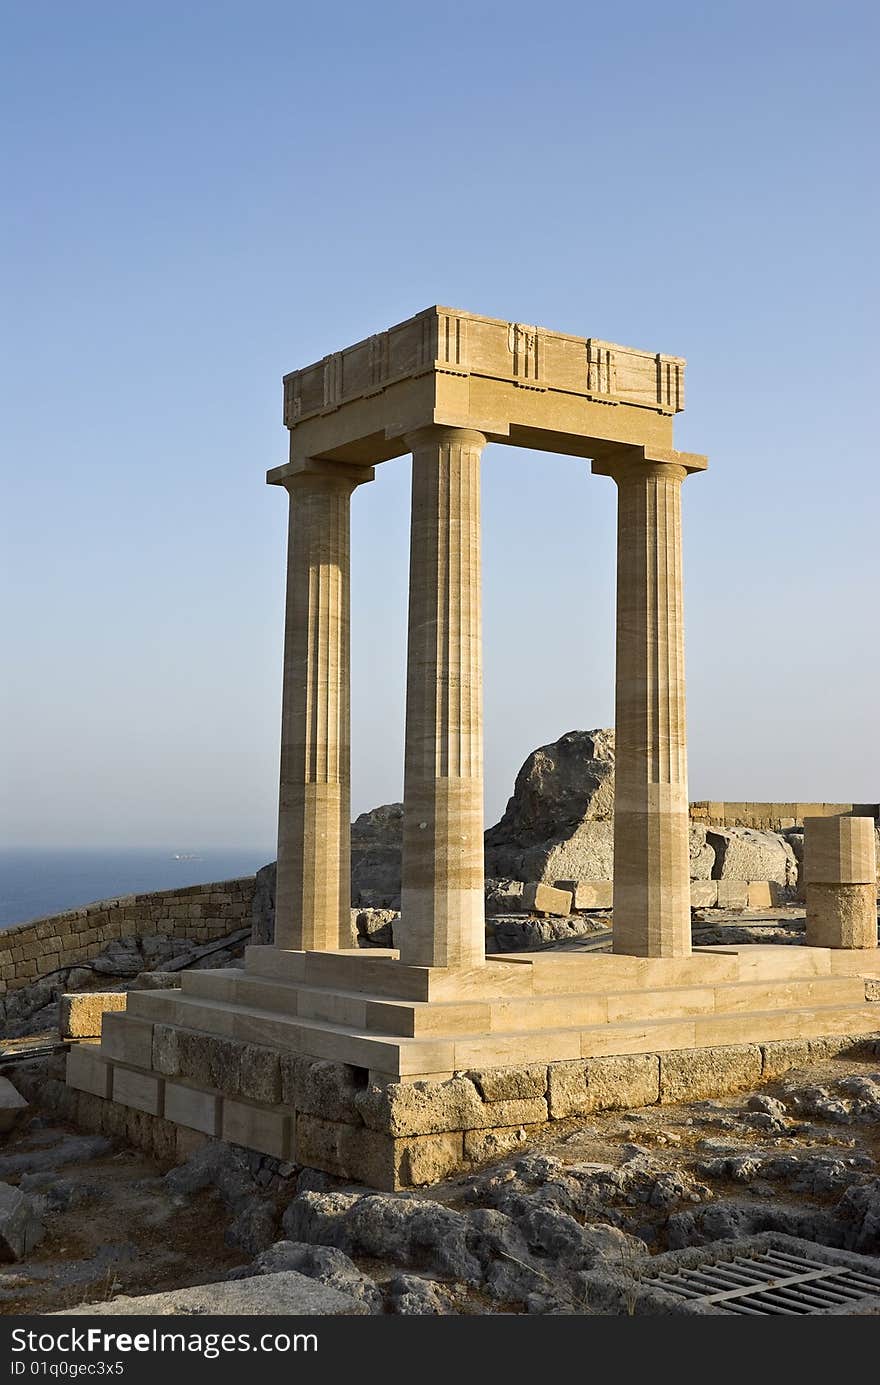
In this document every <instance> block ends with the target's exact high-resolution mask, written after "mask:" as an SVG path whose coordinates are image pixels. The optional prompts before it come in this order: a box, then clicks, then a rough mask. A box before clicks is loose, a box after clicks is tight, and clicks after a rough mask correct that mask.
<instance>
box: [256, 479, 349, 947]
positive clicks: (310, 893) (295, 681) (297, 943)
mask: <svg viewBox="0 0 880 1385" xmlns="http://www.w3.org/2000/svg"><path fill="white" fill-rule="evenodd" d="M372 478H373V472H372V469H370V468H364V467H350V466H345V465H342V464H339V463H334V462H313V461H309V462H307V463H306V464H305V466H304V468H303V470H302V471H300V472H298V473H297V474H295V475H293V476H290V477H287V478H285V479H284V481H283V485H284V486H285V488H286V489H287V491H288V493H289V495H290V528H289V539H288V556H287V611H286V617H285V630H284V686H283V699H282V713H281V793H280V802H279V810H278V877H277V882H276V887H275V945H276V947H282V948H292V949H302V948H306V949H312V950H330V951H335V950H338V949H339V948H340V947H350V946H351V923H350V919H351V915H350V909H351V864H350V856H351V824H350V811H349V799H350V750H351V734H350V653H349V510H350V505H351V495H352V492H353V490H354V488H355V487H356V486H357V485H360V484H361V483H362V482H364V481H370V480H372Z"/></svg>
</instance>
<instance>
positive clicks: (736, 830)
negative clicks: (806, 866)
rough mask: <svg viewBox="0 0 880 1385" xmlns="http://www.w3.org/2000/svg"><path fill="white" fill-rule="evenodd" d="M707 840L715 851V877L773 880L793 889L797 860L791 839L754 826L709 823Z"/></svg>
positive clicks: (713, 874) (713, 876)
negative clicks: (720, 825)
mask: <svg viewBox="0 0 880 1385" xmlns="http://www.w3.org/2000/svg"><path fill="white" fill-rule="evenodd" d="M706 840H707V842H708V843H709V845H710V846H711V847H712V849H713V850H714V852H715V865H714V868H713V870H712V878H713V879H715V880H773V881H775V882H776V883H777V884H779V885H784V886H786V887H787V888H789V889H791V890H793V889H794V888H795V887H796V885H797V879H798V862H797V856H796V855H795V853H794V851H793V850H792V846H791V843H790V842H789V841H788V840H787V839H786V838H785V837H783V836H782V835H781V833H779V832H759V831H757V829H755V828H753V827H709V828H707V830H706Z"/></svg>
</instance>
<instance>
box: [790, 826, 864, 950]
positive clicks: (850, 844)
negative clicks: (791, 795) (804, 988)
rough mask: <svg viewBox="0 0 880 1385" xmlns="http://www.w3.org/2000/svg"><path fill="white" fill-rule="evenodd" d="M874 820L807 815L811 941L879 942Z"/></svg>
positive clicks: (851, 944)
mask: <svg viewBox="0 0 880 1385" xmlns="http://www.w3.org/2000/svg"><path fill="white" fill-rule="evenodd" d="M874 827H875V823H874V819H873V818H857V817H837V818H834V817H830V818H829V817H822V818H820V817H807V818H804V870H805V875H806V882H807V888H806V902H807V943H808V944H809V945H811V946H813V947H833V948H875V947H876V946H877V860H876V855H877V853H876V845H875V837H874Z"/></svg>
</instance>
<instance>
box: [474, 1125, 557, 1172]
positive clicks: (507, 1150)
mask: <svg viewBox="0 0 880 1385" xmlns="http://www.w3.org/2000/svg"><path fill="white" fill-rule="evenodd" d="M540 1129H541V1127H540V1126H527V1125H505V1126H502V1127H501V1129H499V1130H466V1131H465V1132H464V1157H465V1159H466V1161H467V1162H468V1163H471V1164H484V1163H488V1162H489V1161H490V1160H494V1159H503V1158H504V1156H505V1155H506V1154H511V1153H513V1151H514V1150H517V1149H524V1148H525V1146H526V1145H527V1144H528V1142H529V1140H530V1139H531V1138H532V1137H533V1136H534V1135H536V1134H538V1133H539V1131H540Z"/></svg>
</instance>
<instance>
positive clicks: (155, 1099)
mask: <svg viewBox="0 0 880 1385" xmlns="http://www.w3.org/2000/svg"><path fill="white" fill-rule="evenodd" d="M163 1086H164V1083H163V1080H162V1078H161V1077H154V1076H153V1074H152V1073H148V1072H130V1071H129V1069H128V1068H117V1067H114V1069H113V1100H114V1101H116V1102H118V1103H119V1105H120V1106H132V1107H134V1109H135V1110H136V1111H146V1113H147V1114H148V1115H150V1116H161V1114H162V1095H163V1092H162V1088H163Z"/></svg>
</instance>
